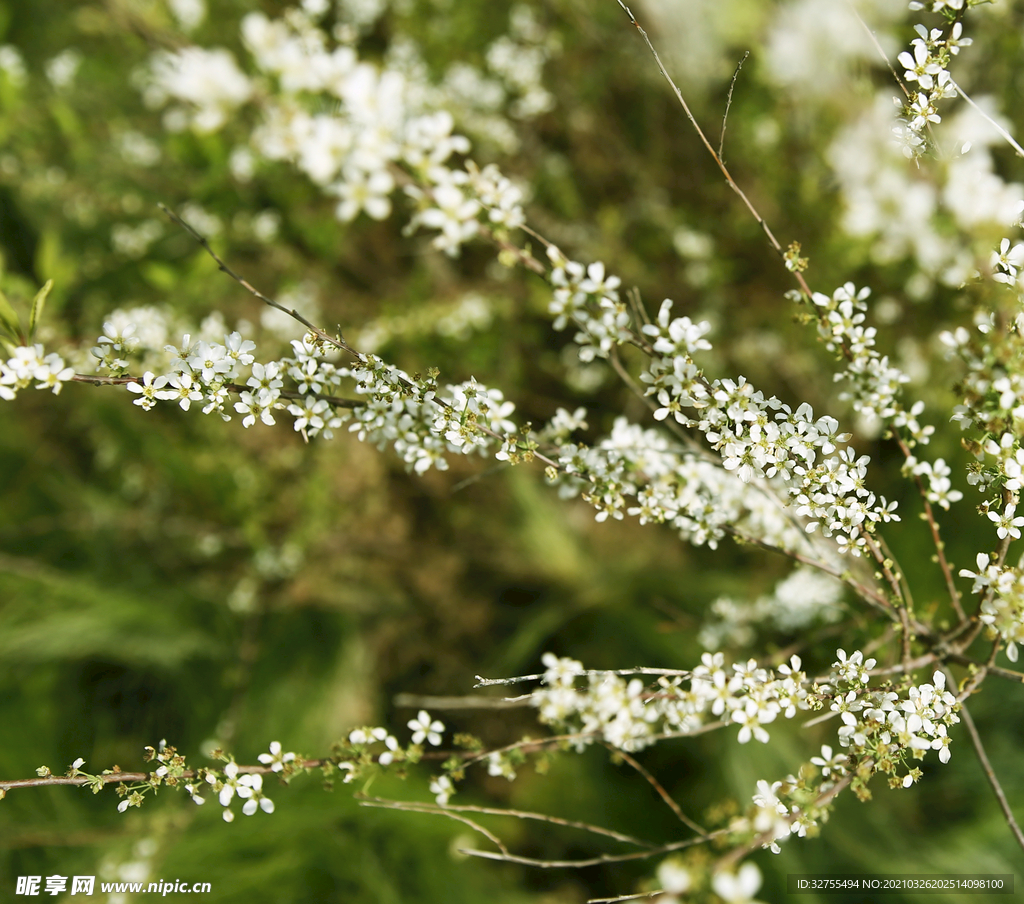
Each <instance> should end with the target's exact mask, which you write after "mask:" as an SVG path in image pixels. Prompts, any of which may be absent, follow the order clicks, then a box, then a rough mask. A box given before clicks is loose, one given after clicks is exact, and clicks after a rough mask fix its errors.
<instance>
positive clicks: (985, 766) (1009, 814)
mask: <svg viewBox="0 0 1024 904" xmlns="http://www.w3.org/2000/svg"><path fill="white" fill-rule="evenodd" d="M946 675H947V677H948V678H949V679H950V681H953V676H952V674H951V673H950V672H948V671H947V672H946ZM953 683H954V686H955V682H953ZM960 717H961V719H962V720H963V723H964V726H965V727H966V728H967V733H968V734H969V735H970V736H971V743H972V744H973V745H974V751H975V753H977V754H978V760H979V761H980V762H981V768H982V770H983V771H984V773H985V778H987V779H988V783H989V785H991V786H992V793H993V794H995V796H996V800H997V801H998V802H999V809H1000V810H1002V811H1003V816H1004V817H1005V818H1006V823H1007V825H1008V826H1009V827H1010V831H1011V832H1012V833H1013V837H1014V838H1015V839H1017V844H1019V845H1020V846H1021V848H1024V833H1022V832H1021V830H1020V826H1019V825H1017V820H1016V819H1015V818H1014V816H1013V811H1012V810H1011V809H1010V804H1009V802H1008V801H1007V800H1006V795H1005V794H1004V793H1003V787H1002V785H1000V784H999V779H998V778H997V777H996V773H995V770H994V769H993V768H992V764H991V763H990V762H989V759H988V755H987V754H986V753H985V747H984V745H983V744H982V743H981V736H980V735H979V734H978V729H977V727H975V724H974V719H972V718H971V714H970V713H969V712H968V711H967V707H966V706H965V705H964V704H963V703H961V704H960Z"/></svg>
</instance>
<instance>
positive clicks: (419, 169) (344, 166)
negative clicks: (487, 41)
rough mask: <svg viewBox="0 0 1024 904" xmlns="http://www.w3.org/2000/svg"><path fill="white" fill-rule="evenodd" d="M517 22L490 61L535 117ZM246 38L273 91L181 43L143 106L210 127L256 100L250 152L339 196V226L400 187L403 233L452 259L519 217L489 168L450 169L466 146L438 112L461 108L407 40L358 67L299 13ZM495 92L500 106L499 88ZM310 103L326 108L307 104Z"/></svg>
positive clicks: (251, 22) (263, 20) (537, 56)
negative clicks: (408, 210) (425, 234)
mask: <svg viewBox="0 0 1024 904" xmlns="http://www.w3.org/2000/svg"><path fill="white" fill-rule="evenodd" d="M527 20H529V21H527ZM517 23H518V24H517ZM531 23H532V25H531ZM513 24H514V26H515V28H516V29H518V32H519V34H520V38H521V40H520V41H519V42H517V41H514V40H512V39H510V38H505V39H504V40H501V41H499V42H497V43H496V44H495V45H494V46H493V47H492V48H491V52H490V53H489V54H488V59H489V61H490V65H491V67H492V68H493V69H496V71H499V72H500V73H501V74H502V76H503V77H504V78H505V79H506V81H509V80H511V81H514V82H515V90H514V92H513V93H516V94H519V95H520V96H519V98H518V100H517V101H516V103H515V105H514V110H515V111H517V115H519V116H522V117H526V116H535V115H537V114H539V113H541V112H543V111H544V110H546V109H548V108H549V107H550V105H551V95H549V94H548V93H547V92H546V91H545V90H544V89H543V88H542V87H541V85H540V83H539V71H540V66H541V65H542V63H543V59H544V58H545V52H544V51H543V50H542V49H541V47H540V45H539V44H536V43H534V44H531V45H529V46H527V44H523V43H522V41H525V40H527V38H526V37H523V36H524V35H525V36H529V35H533V36H534V37H537V35H536V34H534V32H536V31H537V29H538V28H539V26H537V25H536V23H535V22H534V21H533V20H532V18H531V15H530V14H529V13H523V12H522V10H520V11H519V12H517V13H514V14H513ZM242 37H243V41H244V43H245V45H246V47H247V48H248V50H249V51H250V53H251V54H252V56H253V60H254V62H255V64H256V66H257V67H258V68H259V69H260V70H261V71H262V72H263V73H264V74H265V76H267V77H268V78H269V79H271V80H272V82H273V84H271V85H267V84H264V83H263V82H262V81H253V80H250V79H249V78H248V77H247V76H245V75H244V74H243V73H242V72H241V71H240V70H239V69H238V68H237V65H236V63H235V61H234V58H233V57H232V56H231V55H230V53H228V51H226V50H223V49H214V50H204V49H200V48H196V47H188V48H185V49H184V50H181V51H179V52H177V53H173V54H172V53H161V54H157V55H156V56H154V58H153V60H152V64H151V74H150V79H149V84H148V87H147V89H146V90H147V99H148V101H149V102H150V103H151V104H152V105H154V106H160V105H163V104H165V103H167V102H168V100H170V99H175V100H177V101H182V102H184V104H185V106H183V107H180V108H176V109H175V110H172V111H169V114H168V115H169V116H170V119H171V122H172V124H173V122H174V121H175V120H180V121H181V123H182V124H186V123H190V124H191V125H192V126H193V127H194V128H196V129H198V130H200V131H209V130H212V129H217V128H220V127H221V126H222V125H223V124H224V122H225V120H226V114H227V112H228V111H230V110H231V109H234V108H237V107H239V106H241V105H242V104H244V103H246V102H247V101H248V100H250V99H251V98H255V99H256V102H257V103H258V105H259V106H260V107H261V113H262V122H261V124H260V125H259V126H258V127H257V129H256V130H255V132H254V133H253V135H252V144H253V146H254V147H255V149H256V150H257V151H258V153H259V154H260V155H262V157H263V158H265V159H267V160H284V161H289V162H291V163H293V164H294V165H295V166H296V167H297V168H298V169H299V170H300V171H302V172H303V173H305V174H306V175H307V176H308V177H309V178H310V179H311V180H312V181H313V182H315V183H316V184H317V185H318V186H320V188H321V189H322V191H323V192H324V193H325V194H327V195H329V196H332V197H337V198H338V199H339V202H338V205H337V210H336V212H337V216H338V217H339V219H341V220H343V221H349V220H352V219H354V218H355V217H357V216H358V215H359V214H360V213H362V212H364V211H365V212H366V214H367V215H368V216H370V217H372V218H374V219H385V218H386V217H387V216H389V215H390V213H391V194H392V192H393V191H394V190H395V188H396V186H397V185H398V184H399V183H402V184H404V186H405V190H406V192H407V193H408V194H409V195H410V196H411V197H413V198H414V199H415V200H416V201H417V203H418V210H417V213H416V214H415V216H414V217H413V219H412V222H411V223H410V225H409V228H410V230H411V229H415V228H416V227H417V226H425V227H428V228H431V229H436V230H437V232H438V234H437V236H436V237H435V239H434V245H435V247H437V248H439V249H442V250H444V251H446V252H447V253H449V254H452V255H454V254H457V253H458V251H459V248H460V247H461V245H462V244H463V243H464V242H466V241H467V240H468V239H470V238H472V237H473V236H474V235H475V234H476V233H477V231H478V230H479V228H480V226H481V224H482V223H486V224H489V225H491V226H495V227H500V228H513V227H515V226H518V225H520V224H521V223H522V222H523V214H522V208H521V206H520V202H521V200H522V192H521V191H520V190H519V189H518V188H517V187H516V186H514V185H513V184H512V183H511V182H510V181H509V180H508V179H507V178H505V177H504V176H502V175H501V174H500V172H499V171H498V170H497V168H496V167H495V166H494V165H490V166H488V167H486V168H484V169H483V170H482V171H481V170H480V169H479V168H477V167H476V166H474V165H473V164H472V161H467V164H466V168H465V169H451V168H449V167H448V166H447V165H446V161H447V160H448V159H449V158H450V157H451V155H452V154H454V153H459V154H466V153H468V152H469V149H470V144H469V141H468V139H466V138H465V137H464V136H462V135H457V134H454V132H453V129H454V124H455V121H454V118H453V116H452V114H451V113H450V112H448V109H446V107H451V106H454V108H455V109H458V108H459V105H458V103H455V104H454V105H453V104H450V103H449V101H453V100H456V101H457V99H458V98H457V97H454V96H453V95H452V93H451V92H448V91H446V90H442V89H435V88H432V87H431V86H430V83H429V80H428V79H427V78H426V70H425V67H424V66H423V64H422V62H420V61H418V56H417V52H416V50H415V47H413V46H412V45H410V44H407V43H406V44H401V45H400V46H399V47H398V48H396V50H395V53H394V54H393V60H392V62H391V63H390V64H386V65H384V66H383V67H381V66H378V65H376V64H374V63H370V62H367V61H365V60H360V59H359V58H358V55H357V53H356V51H355V49H354V48H353V47H351V46H346V45H341V46H335V47H333V48H331V47H330V46H329V42H328V37H327V35H326V34H325V33H324V31H323V30H322V29H321V28H320V27H319V26H318V25H317V23H316V22H315V21H314V19H313V18H311V17H310V16H309V15H308V14H306V13H304V12H302V11H299V10H291V11H290V12H289V13H288V14H286V15H285V17H284V18H282V19H279V20H271V19H269V18H267V17H266V16H265V15H263V14H262V13H251V14H249V15H248V16H246V17H245V19H244V20H243V21H242ZM495 87H496V88H497V90H498V93H499V95H500V97H501V98H502V99H504V98H505V91H504V89H502V88H501V86H500V85H497V84H496V85H495ZM310 96H314V97H315V96H320V97H321V98H322V99H326V100H328V101H330V103H329V104H328V105H325V104H324V103H322V102H320V103H317V104H314V105H313V106H312V107H311V108H309V105H308V103H307V100H308V98H309V97H310ZM193 109H194V113H192V114H191V117H190V118H189V114H188V113H187V111H189V110H193ZM328 109H329V111H328ZM251 169H252V167H251V165H250V166H248V167H247V170H248V171H249V172H251ZM407 171H411V172H412V173H413V174H414V177H415V178H414V179H413V180H411V181H410V179H409V176H408V173H407Z"/></svg>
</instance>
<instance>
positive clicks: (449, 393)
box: [348, 355, 515, 473]
mask: <svg viewBox="0 0 1024 904" xmlns="http://www.w3.org/2000/svg"><path fill="white" fill-rule="evenodd" d="M348 373H349V374H350V375H351V376H352V377H354V378H355V380H356V392H357V393H359V394H360V395H362V396H364V397H366V398H367V403H366V404H365V405H362V406H359V407H357V408H355V409H354V411H353V423H352V425H351V426H350V427H349V429H350V430H351V431H353V432H355V433H356V434H357V435H358V437H359V439H360V440H368V441H370V442H372V443H375V444H376V445H377V447H378V448H383V447H384V446H385V445H393V446H394V448H395V451H396V452H397V453H398V454H399V455H400V456H401V457H402V459H403V460H404V461H405V462H406V463H407V464H408V465H409V467H410V468H412V469H413V470H415V471H416V472H417V473H423V472H424V471H426V470H428V469H429V468H430V467H432V466H433V467H436V468H437V469H438V470H442V471H443V470H445V469H446V468H447V467H448V462H447V459H446V456H447V455H448V454H449V453H451V452H461V453H463V454H467V455H468V454H469V453H470V452H473V451H478V452H480V453H485V452H487V451H488V450H489V449H491V448H493V446H494V444H495V442H496V440H495V436H494V434H497V433H499V432H503V433H504V434H505V435H506V439H505V441H504V443H502V450H503V451H504V452H505V454H506V455H507V450H508V448H511V447H512V446H513V445H514V442H515V440H514V437H513V438H512V439H509V438H507V435H508V433H509V431H512V430H514V429H515V424H513V423H512V422H511V421H509V420H508V416H509V415H510V414H511V413H512V411H513V410H514V408H515V406H514V405H513V404H512V403H511V402H506V401H504V398H503V396H502V394H501V392H500V391H499V390H497V389H487V388H485V387H483V386H481V385H480V384H479V383H477V382H476V381H475V380H469V381H467V382H465V383H461V384H459V385H457V386H448V387H446V390H445V396H444V397H442V398H438V396H437V386H436V384H435V383H434V382H433V378H432V377H428V378H426V379H424V378H418V379H417V378H413V377H410V376H409V375H408V374H406V373H405V372H403V371H401V370H399V369H398V368H396V367H394V366H392V365H389V364H386V363H385V362H384V361H382V360H381V359H380V358H378V357H377V356H376V355H364V356H362V360H361V361H360V363H359V364H358V365H356V366H354V367H353V368H351V370H350V371H348ZM485 431H490V432H485ZM498 455H499V457H500V456H501V455H502V451H499V453H498Z"/></svg>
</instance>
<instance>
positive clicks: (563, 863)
mask: <svg viewBox="0 0 1024 904" xmlns="http://www.w3.org/2000/svg"><path fill="white" fill-rule="evenodd" d="M729 831H730V830H729V829H718V830H717V831H715V832H711V833H710V834H709V835H706V836H704V837H702V838H690V839H688V840H686V841H675V842H672V843H671V844H663V845H662V846H661V847H656V848H652V849H651V850H649V851H637V852H636V853H633V854H601V855H600V856H598V857H589V858H586V859H583V860H538V859H536V858H534V857H520V856H518V855H517V854H509V855H508V856H506V855H504V854H494V853H492V852H490V851H474V850H464V851H463V853H464V854H469V855H470V856H472V857H483V858H484V859H485V860H501V861H503V862H505V863H519V864H521V865H523V866H536V867H538V868H540V869H583V868H585V867H588V866H601V865H602V864H605V863H626V862H628V861H631V860H647V859H649V858H650V857H660V856H661V855H662V854H671V853H672V852H673V851H682V850H685V849H686V848H689V847H694V846H695V845H698V844H704V842H706V841H713V840H714V839H715V838H721V837H722V836H723V835H727V834H728V833H729Z"/></svg>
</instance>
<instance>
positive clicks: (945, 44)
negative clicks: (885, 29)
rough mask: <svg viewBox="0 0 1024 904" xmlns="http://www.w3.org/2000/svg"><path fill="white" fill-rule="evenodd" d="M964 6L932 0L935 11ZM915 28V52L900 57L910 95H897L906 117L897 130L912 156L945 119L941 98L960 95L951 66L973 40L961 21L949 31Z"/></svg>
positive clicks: (917, 6)
mask: <svg viewBox="0 0 1024 904" xmlns="http://www.w3.org/2000/svg"><path fill="white" fill-rule="evenodd" d="M954 2H955V3H956V6H955V7H954V6H953V3H954ZM962 7H963V0H940V2H936V3H933V4H932V10H933V11H934V12H938V11H941V10H943V9H960V8H962ZM910 8H911V9H915V10H916V9H921V8H922V4H920V3H916V2H915V3H911V4H910ZM914 30H915V31H916V32H917V35H918V36H917V37H916V38H915V39H914V40H913V42H911V48H912V49H913V53H911V52H909V51H904V52H903V53H901V54H900V55H899V57H898V61H899V64H900V65H901V66H902V67H903V69H904V72H903V78H904V80H905V81H906V82H907V83H908V91H909V96H908V97H907V99H906V101H904V100H903V99H902V98H898V97H897V98H894V101H895V103H896V105H897V107H899V108H900V109H901V110H902V112H903V116H904V119H903V120H902V121H901V122H900V123H899V124H897V125H896V126H895V128H894V129H893V132H894V134H895V135H896V137H897V139H898V140H899V141H900V144H901V145H902V148H903V153H904V155H906V156H907V157H908V158H911V157H915V156H918V155H919V154H920V153H921V152H922V150H923V149H924V143H925V142H924V137H923V134H922V133H923V132H924V131H925V129H926V128H927V127H928V124H929V123H935V122H941V121H942V117H941V116H940V115H939V113H938V109H937V105H938V103H939V101H941V100H943V99H944V98H947V97H955V96H956V87H955V84H954V82H953V78H952V76H951V75H950V74H949V70H948V68H947V67H948V66H949V63H950V60H951V58H952V57H953V56H955V55H956V54H958V53H959V52H960V48H961V47H966V46H968V45H969V44H970V43H971V39H970V38H965V37H963V24H962V23H960V22H956V23H954V24H953V25H952V26H951V27H950V29H949V31H948V32H945V31H943V30H942V29H941V28H932V29H930V30H929V29H927V28H925V26H923V25H916V26H914ZM915 84H916V87H915Z"/></svg>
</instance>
